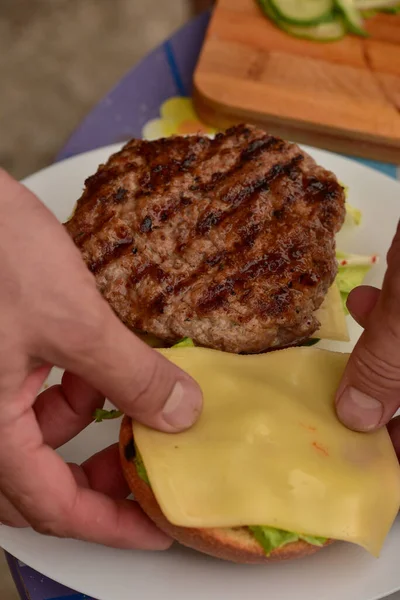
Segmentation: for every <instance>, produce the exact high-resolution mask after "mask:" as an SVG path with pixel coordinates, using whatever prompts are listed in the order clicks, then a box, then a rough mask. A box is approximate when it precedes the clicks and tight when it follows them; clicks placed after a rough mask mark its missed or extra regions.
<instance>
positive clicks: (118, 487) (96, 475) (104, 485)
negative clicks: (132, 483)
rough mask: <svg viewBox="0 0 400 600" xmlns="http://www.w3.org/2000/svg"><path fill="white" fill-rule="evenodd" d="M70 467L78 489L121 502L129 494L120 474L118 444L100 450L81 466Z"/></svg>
mask: <svg viewBox="0 0 400 600" xmlns="http://www.w3.org/2000/svg"><path fill="white" fill-rule="evenodd" d="M70 467H72V470H73V474H74V477H75V479H76V481H77V483H78V485H80V487H88V488H91V489H92V490H96V491H97V492H101V493H102V494H106V496H110V498H114V499H116V500H123V499H124V498H127V497H128V496H129V494H130V490H129V486H128V485H127V483H126V481H125V478H124V475H123V473H122V468H121V461H120V457H119V449H118V444H113V445H112V446H109V447H108V448H105V449H104V450H101V451H100V452H98V453H97V454H95V455H94V456H91V457H90V458H89V459H88V460H86V461H85V462H84V463H83V464H82V465H81V466H78V465H70Z"/></svg>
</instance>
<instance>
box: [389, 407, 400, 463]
mask: <svg viewBox="0 0 400 600" xmlns="http://www.w3.org/2000/svg"><path fill="white" fill-rule="evenodd" d="M387 428H388V431H389V435H390V437H391V439H392V442H393V446H394V449H395V450H396V454H397V458H398V459H399V460H400V416H399V417H395V418H394V419H392V420H391V421H389V423H388V425H387Z"/></svg>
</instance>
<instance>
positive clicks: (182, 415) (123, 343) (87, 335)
mask: <svg viewBox="0 0 400 600" xmlns="http://www.w3.org/2000/svg"><path fill="white" fill-rule="evenodd" d="M85 315H86V317H85V319H83V320H82V323H81V324H80V327H79V328H77V329H75V330H74V331H73V332H72V333H71V334H70V335H68V333H66V334H65V335H64V336H63V337H62V338H60V337H59V336H58V337H57V340H56V341H55V340H54V339H50V340H48V343H49V345H50V357H51V359H52V360H54V361H55V364H59V365H61V366H63V367H65V368H66V369H67V370H68V371H71V372H73V373H76V374H77V375H78V376H79V377H81V378H82V379H84V380H85V381H88V382H89V383H90V384H91V385H92V386H93V387H94V388H97V389H99V390H101V392H102V393H103V394H104V395H105V396H106V397H108V398H109V399H110V400H111V401H112V402H113V404H115V405H116V406H117V407H118V408H119V409H121V410H122V411H123V412H124V413H126V414H127V415H129V416H130V417H132V418H134V419H136V420H139V421H141V422H142V423H144V424H146V425H149V426H151V427H154V428H156V429H160V430H163V431H167V432H173V431H179V430H182V429H186V428H188V427H190V426H191V425H192V424H193V423H194V422H195V420H196V419H197V417H198V416H199V414H200V411H201V406H202V394H201V390H200V389H199V387H198V386H197V384H196V383H195V382H194V381H193V380H192V379H191V377H189V375H187V374H186V373H184V372H183V371H181V370H180V369H178V367H176V366H175V365H173V364H172V363H170V362H169V361H167V360H166V359H165V358H164V357H163V356H161V355H160V354H159V353H157V352H156V351H154V350H153V349H151V348H149V347H148V346H147V345H146V344H145V343H143V342H142V341H141V340H139V339H138V338H137V337H136V336H134V335H133V334H132V333H131V332H130V331H129V330H128V329H127V328H126V327H125V326H124V325H123V324H122V323H121V322H120V321H119V320H118V319H117V317H116V316H115V315H114V313H113V312H112V310H111V308H110V307H109V306H108V304H107V303H106V302H105V301H104V300H102V299H101V297H100V296H99V300H98V305H97V306H95V305H94V304H93V303H92V304H91V306H90V313H85ZM47 351H49V348H47Z"/></svg>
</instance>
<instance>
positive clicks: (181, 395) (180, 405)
mask: <svg viewBox="0 0 400 600" xmlns="http://www.w3.org/2000/svg"><path fill="white" fill-rule="evenodd" d="M201 406H202V395H201V392H200V390H199V389H198V388H197V387H196V386H195V385H193V383H191V382H190V381H177V382H176V383H175V385H174V387H173V389H172V392H171V394H170V395H169V398H168V400H167V401H166V403H165V405H164V410H163V417H164V420H165V421H166V423H168V425H170V426H171V427H173V428H174V429H177V430H181V429H186V428H187V427H190V426H191V425H193V423H195V421H196V420H197V417H198V416H199V414H200V412H201Z"/></svg>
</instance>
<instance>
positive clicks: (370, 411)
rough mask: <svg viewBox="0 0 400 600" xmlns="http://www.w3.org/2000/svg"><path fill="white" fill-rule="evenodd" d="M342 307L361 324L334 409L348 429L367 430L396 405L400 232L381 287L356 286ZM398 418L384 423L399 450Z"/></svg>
mask: <svg viewBox="0 0 400 600" xmlns="http://www.w3.org/2000/svg"><path fill="white" fill-rule="evenodd" d="M348 307H349V310H350V312H351V313H352V314H353V316H354V318H355V319H356V320H357V321H358V323H359V324H360V325H361V326H362V327H364V333H363V334H362V336H361V338H360V340H359V342H358V343H357V345H356V347H355V349H354V352H353V353H352V356H351V357H350V360H349V364H348V366H347V369H346V371H345V375H344V378H343V381H342V383H341V385H340V388H339V390H338V393H337V412H338V415H339V418H340V419H341V420H342V422H343V423H344V424H345V425H347V426H348V427H350V428H352V429H354V430H358V431H372V430H374V429H377V428H379V427H381V426H382V425H385V424H387V423H388V421H389V420H390V419H391V418H392V416H393V415H394V413H395V412H396V411H397V409H398V408H399V407H400V230H399V229H398V230H397V233H396V235H395V238H394V240H393V242H392V246H391V248H390V250H389V253H388V267H387V272H386V276H385V279H384V282H383V287H382V291H381V292H379V290H377V289H375V288H370V287H366V286H363V287H360V288H356V289H355V290H354V291H353V292H352V293H351V294H350V296H349V299H348ZM397 429H398V422H397V420H395V421H394V422H393V423H391V424H390V430H391V433H392V432H393V433H392V437H393V440H394V443H395V444H396V443H397V449H398V450H400V435H399V432H398V431H397Z"/></svg>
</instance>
